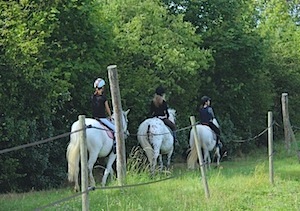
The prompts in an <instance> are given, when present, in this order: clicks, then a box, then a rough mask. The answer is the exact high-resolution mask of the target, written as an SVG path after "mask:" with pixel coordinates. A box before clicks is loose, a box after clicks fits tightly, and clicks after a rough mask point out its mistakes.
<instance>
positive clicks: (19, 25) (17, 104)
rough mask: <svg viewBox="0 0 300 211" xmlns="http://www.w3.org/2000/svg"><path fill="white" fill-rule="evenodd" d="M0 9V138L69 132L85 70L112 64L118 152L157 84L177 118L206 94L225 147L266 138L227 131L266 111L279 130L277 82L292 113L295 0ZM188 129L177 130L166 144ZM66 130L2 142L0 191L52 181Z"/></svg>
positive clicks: (261, 125)
mask: <svg viewBox="0 0 300 211" xmlns="http://www.w3.org/2000/svg"><path fill="white" fill-rule="evenodd" d="M0 17H1V18H0V29H1V30H0V80H1V83H0V136H1V139H0V146H1V147H0V149H5V148H10V147H14V146H18V145H22V144H26V143H31V142H36V141H39V140H43V139H46V138H49V137H53V136H56V135H59V134H63V133H67V132H69V131H70V126H71V124H72V123H73V122H74V121H76V120H77V119H78V115H80V114H85V115H86V116H90V115H91V105H90V96H91V95H92V93H93V91H94V90H93V82H94V80H95V79H96V78H97V77H103V78H104V79H105V80H106V81H107V82H108V77H107V66H108V65H111V64H116V65H117V67H118V75H119V82H120V89H121V90H120V91H121V98H122V106H123V108H124V110H125V109H128V108H130V109H131V112H130V114H129V129H130V132H131V134H132V136H130V137H129V139H128V140H127V141H126V148H127V153H129V152H130V149H131V148H132V146H134V145H137V141H136V137H135V136H134V134H135V133H136V131H137V127H138V125H139V124H140V123H141V122H142V121H143V120H144V119H145V118H147V117H148V110H149V103H150V100H151V98H152V97H153V94H154V91H155V88H156V87H157V86H158V85H163V86H164V87H165V88H166V94H167V101H168V104H169V106H170V107H172V108H174V109H176V111H177V127H178V128H179V129H180V128H184V127H186V126H188V125H189V124H190V122H189V117H190V116H191V115H194V116H196V117H197V118H198V111H197V109H198V107H199V102H200V98H201V96H203V95H209V96H210V97H211V98H212V106H213V107H214V110H215V113H216V116H217V118H218V120H219V122H220V124H221V128H222V141H223V142H224V144H225V146H226V148H227V149H228V151H229V152H230V153H229V156H238V155H240V154H241V153H247V152H249V150H254V149H256V147H264V145H265V143H266V140H267V138H266V135H262V136H260V137H259V138H257V139H255V140H252V141H249V142H245V143H238V142H234V141H233V140H239V139H248V138H252V137H254V136H255V135H257V134H258V133H260V132H261V131H262V130H263V129H265V127H266V125H267V112H268V111H272V112H273V115H274V118H275V121H276V122H277V123H278V124H277V125H278V127H275V131H274V132H275V141H276V140H277V141H279V140H282V137H283V130H282V128H281V127H280V126H281V124H282V117H281V101H280V99H281V94H282V93H283V92H287V93H288V94H289V114H290V118H291V124H292V125H294V126H297V125H298V126H299V125H300V116H299V115H297V114H298V113H299V112H300V109H299V108H300V96H299V93H300V4H299V1H298V0H289V1H288V0H269V1H264V0H238V1H237V0H193V1H191V0H174V1H168V0H165V1H163V0H161V1H159V0H127V1H125V0H110V1H101V0H72V1H66V0H53V1H41V0H20V1H13V0H9V1H4V0H1V1H0ZM107 84H108V83H107ZM106 91H107V93H106V94H107V96H108V97H109V98H110V90H109V86H108V85H107V88H106ZM188 133H189V131H188V130H182V131H180V132H178V139H179V142H180V146H179V147H177V148H176V153H175V155H177V156H178V155H180V154H181V153H182V152H183V151H184V149H185V148H186V146H187V144H188ZM68 141H69V138H68V137H65V138H62V139H59V140H55V141H51V142H48V143H46V144H41V145H38V146H36V147H29V148H26V149H21V150H17V151H12V152H9V153H4V154H1V155H0V191H1V192H10V191H17V192H18V191H28V190H31V189H37V190H39V189H47V188H51V187H59V186H61V185H62V184H63V183H64V182H65V181H66V171H67V163H66V159H65V153H66V147H67V144H68Z"/></svg>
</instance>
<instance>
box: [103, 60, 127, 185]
mask: <svg viewBox="0 0 300 211" xmlns="http://www.w3.org/2000/svg"><path fill="white" fill-rule="evenodd" d="M107 70H108V77H109V84H110V91H111V96H112V104H113V111H114V114H115V126H116V133H115V135H116V142H117V177H118V183H119V185H120V186H122V185H124V184H125V179H126V151H125V141H124V128H123V125H122V119H121V118H122V105H121V97H120V89H119V80H118V72H117V66H116V65H110V66H108V67H107Z"/></svg>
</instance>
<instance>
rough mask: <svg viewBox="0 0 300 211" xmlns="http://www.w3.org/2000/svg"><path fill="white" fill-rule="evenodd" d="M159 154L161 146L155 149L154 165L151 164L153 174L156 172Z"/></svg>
mask: <svg viewBox="0 0 300 211" xmlns="http://www.w3.org/2000/svg"><path fill="white" fill-rule="evenodd" d="M154 148H155V147H154ZM158 156H159V148H158V147H157V149H156V148H155V149H154V153H153V158H152V166H151V172H152V174H154V171H155V167H156V164H157V158H158Z"/></svg>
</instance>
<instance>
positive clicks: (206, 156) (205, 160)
mask: <svg viewBox="0 0 300 211" xmlns="http://www.w3.org/2000/svg"><path fill="white" fill-rule="evenodd" d="M203 152H204V156H203V157H204V158H203V163H204V165H205V168H206V169H209V168H210V157H209V151H208V150H207V149H203Z"/></svg>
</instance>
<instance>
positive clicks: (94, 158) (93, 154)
mask: <svg viewBox="0 0 300 211" xmlns="http://www.w3.org/2000/svg"><path fill="white" fill-rule="evenodd" d="M93 150H94V149H93ZM97 152H99V150H95V151H93V152H91V150H90V154H89V161H88V171H89V178H90V183H89V184H90V187H95V186H96V182H95V179H94V176H93V168H94V164H95V163H96V161H97V158H98V153H97Z"/></svg>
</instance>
